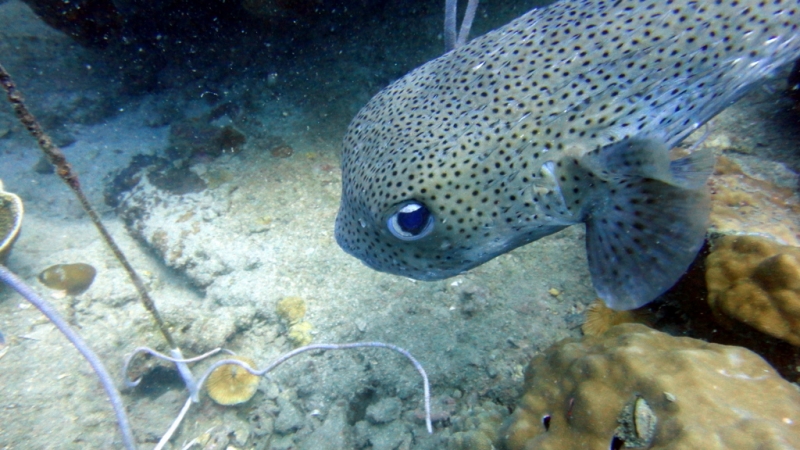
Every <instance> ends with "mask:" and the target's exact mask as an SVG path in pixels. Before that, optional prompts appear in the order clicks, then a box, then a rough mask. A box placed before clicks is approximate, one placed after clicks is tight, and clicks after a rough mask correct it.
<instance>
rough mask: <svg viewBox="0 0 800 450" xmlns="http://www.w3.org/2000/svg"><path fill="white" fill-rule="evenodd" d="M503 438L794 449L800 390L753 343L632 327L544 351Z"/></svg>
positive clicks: (798, 437)
mask: <svg viewBox="0 0 800 450" xmlns="http://www.w3.org/2000/svg"><path fill="white" fill-rule="evenodd" d="M500 436H501V437H502V439H503V443H504V444H505V448H507V449H508V450H523V449H534V448H535V449H537V450H538V449H541V450H548V449H559V450H560V449H572V448H586V449H590V448H591V449H600V448H630V447H636V448H648V449H652V450H664V449H689V448H702V449H704V450H722V449H726V450H743V449H757V448H787V443H791V442H795V443H797V442H800V392H798V390H797V389H796V388H795V387H794V386H793V385H792V384H791V383H789V382H788V381H786V380H784V379H782V378H781V377H780V375H778V373H777V372H776V371H775V370H774V369H773V368H772V367H770V366H769V365H768V364H767V363H766V362H765V361H764V360H763V359H761V358H760V357H759V356H758V355H756V354H755V353H753V352H751V351H749V350H747V349H744V348H741V347H733V346H725V345H717V344H709V343H707V342H704V341H700V340H697V339H691V338H685V337H673V336H670V335H668V334H665V333H661V332H658V331H655V330H652V329H650V328H647V327H644V326H642V325H638V324H623V325H618V326H615V327H613V328H611V329H610V330H608V332H606V333H605V334H604V335H602V336H598V337H585V338H584V339H583V340H581V341H576V340H574V339H566V340H564V341H561V342H559V343H557V344H555V345H554V346H552V347H551V348H550V349H548V350H546V351H545V352H544V353H543V354H540V355H538V356H536V357H535V358H534V359H533V360H532V361H531V363H530V365H529V366H528V369H527V370H526V374H525V394H524V396H523V397H522V399H521V401H520V402H519V405H518V406H517V409H516V410H515V411H514V413H513V414H512V415H511V416H510V417H509V419H507V421H506V423H505V424H504V426H503V428H502V429H501V430H500ZM789 446H791V444H789Z"/></svg>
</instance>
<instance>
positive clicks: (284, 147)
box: [269, 144, 294, 158]
mask: <svg viewBox="0 0 800 450" xmlns="http://www.w3.org/2000/svg"><path fill="white" fill-rule="evenodd" d="M269 154H270V155H272V156H274V157H276V158H288V157H290V156H292V155H293V154H294V149H293V148H292V147H290V146H289V145H288V144H278V145H276V146H275V147H272V148H271V149H270V151H269Z"/></svg>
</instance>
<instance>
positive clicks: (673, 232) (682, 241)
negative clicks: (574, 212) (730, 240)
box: [581, 140, 713, 310]
mask: <svg viewBox="0 0 800 450" xmlns="http://www.w3.org/2000/svg"><path fill="white" fill-rule="evenodd" d="M667 155H668V153H667V151H666V149H665V148H664V146H663V144H660V143H659V142H656V141H652V140H626V141H623V142H620V143H618V144H614V145H611V146H608V147H604V148H602V149H599V150H597V151H595V152H592V153H590V154H588V155H587V156H586V157H585V158H584V160H583V161H581V165H582V166H584V168H586V169H588V170H590V171H591V172H592V173H594V174H595V175H596V176H597V177H599V178H600V179H602V180H603V181H604V182H603V183H602V184H601V185H600V186H601V187H602V188H601V191H602V192H599V196H598V198H597V200H596V201H595V202H593V205H592V206H591V207H590V209H589V210H588V214H587V217H586V219H585V220H586V251H587V254H588V258H589V270H590V272H591V274H592V281H593V282H594V286H595V289H597V292H598V294H599V295H600V297H601V298H602V299H603V300H605V302H606V304H608V305H609V306H610V307H612V308H614V309H618V310H626V309H633V308H637V307H639V306H642V305H644V304H646V303H649V302H650V301H652V300H653V299H655V298H656V297H657V296H659V295H660V294H662V293H664V291H666V290H667V289H669V288H670V287H671V286H672V285H673V284H675V282H676V281H677V280H678V278H680V276H681V275H682V274H683V273H684V272H685V271H686V269H687V268H688V266H689V264H691V262H692V261H693V260H694V258H695V256H696V254H697V252H698V250H699V249H700V247H701V246H702V244H703V239H704V237H705V233H706V227H707V220H708V212H709V199H708V193H707V191H706V189H705V186H704V184H705V180H706V179H707V178H708V175H709V174H710V172H711V167H712V165H713V164H712V161H713V160H712V156H711V153H710V151H708V150H703V151H701V152H696V153H694V154H692V155H691V156H688V157H686V158H684V159H681V160H677V161H673V162H669V159H668V156H667Z"/></svg>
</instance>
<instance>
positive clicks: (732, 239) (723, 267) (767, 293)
mask: <svg viewBox="0 0 800 450" xmlns="http://www.w3.org/2000/svg"><path fill="white" fill-rule="evenodd" d="M706 285H707V286H708V303H709V305H710V306H711V309H712V311H713V312H714V316H715V317H716V318H717V320H718V321H719V322H721V323H723V324H727V325H730V324H731V319H733V320H736V321H739V322H743V323H746V324H748V325H750V326H752V327H754V328H756V329H758V330H759V331H761V332H763V333H766V334H769V335H770V336H774V337H777V338H779V339H783V340H785V341H787V342H789V343H791V344H793V345H796V346H800V248H797V247H791V246H786V245H780V244H777V243H775V242H773V241H771V240H769V239H766V238H762V237H758V236H725V237H722V238H720V239H718V240H717V241H716V242H715V243H714V249H713V251H712V252H711V254H710V255H709V256H708V258H707V259H706Z"/></svg>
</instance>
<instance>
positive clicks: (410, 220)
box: [397, 206, 431, 236]
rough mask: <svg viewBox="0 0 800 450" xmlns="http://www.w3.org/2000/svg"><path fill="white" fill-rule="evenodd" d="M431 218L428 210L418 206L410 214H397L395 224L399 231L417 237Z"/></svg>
mask: <svg viewBox="0 0 800 450" xmlns="http://www.w3.org/2000/svg"><path fill="white" fill-rule="evenodd" d="M430 216H431V213H430V211H428V208H426V207H424V206H420V207H419V208H418V209H416V210H414V211H411V212H399V213H397V224H398V225H400V229H402V230H403V231H405V232H406V233H409V234H411V235H414V236H416V235H418V234H420V233H421V232H422V230H423V229H425V225H427V224H428V218H429V217H430Z"/></svg>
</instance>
